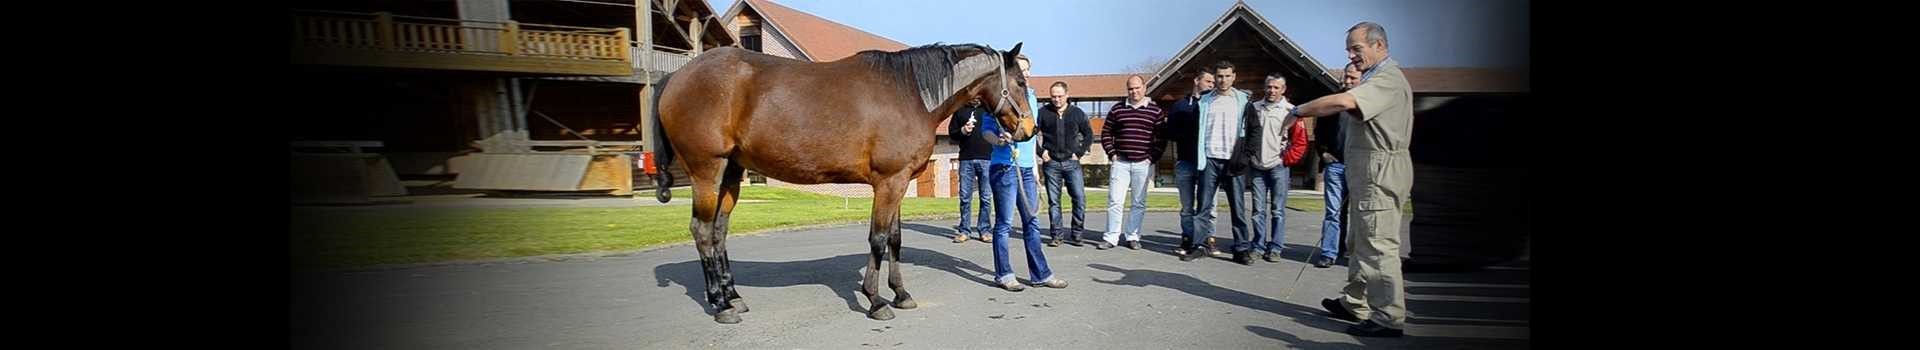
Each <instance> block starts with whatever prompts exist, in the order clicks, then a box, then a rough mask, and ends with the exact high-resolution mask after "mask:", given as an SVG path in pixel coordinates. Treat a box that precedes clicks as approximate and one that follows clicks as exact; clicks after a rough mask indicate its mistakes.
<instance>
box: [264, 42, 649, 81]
mask: <svg viewBox="0 0 1920 350" xmlns="http://www.w3.org/2000/svg"><path fill="white" fill-rule="evenodd" d="M292 51H293V55H291V57H292V63H294V64H313V65H336V66H362V67H388V68H417V69H436V70H469V71H488V72H513V73H550V74H574V75H614V76H627V75H633V72H634V70H633V64H632V63H629V62H621V61H613V60H595V61H589V60H576V59H564V58H546V57H530V56H493V55H470V54H451V53H436V52H406V51H395V52H386V51H376V50H354V49H327V48H298V47H296V48H294V49H293V50H292Z"/></svg>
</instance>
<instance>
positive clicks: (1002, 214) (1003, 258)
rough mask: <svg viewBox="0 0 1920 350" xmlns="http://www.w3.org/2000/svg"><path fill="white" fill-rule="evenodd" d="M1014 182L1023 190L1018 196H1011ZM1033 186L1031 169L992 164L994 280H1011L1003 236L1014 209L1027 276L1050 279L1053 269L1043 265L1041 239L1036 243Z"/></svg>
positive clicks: (1037, 229) (1035, 279) (1008, 229)
mask: <svg viewBox="0 0 1920 350" xmlns="http://www.w3.org/2000/svg"><path fill="white" fill-rule="evenodd" d="M1016 178H1017V180H1016ZM1016 181H1018V186H1020V191H1024V192H1021V194H1022V195H1019V196H1015V189H1014V187H1013V186H1015V184H1016ZM1034 187H1035V183H1034V179H1033V168H1021V167H1015V166H1012V165H1007V164H994V165H993V200H994V202H995V203H997V204H998V207H999V209H1000V210H999V211H998V212H995V213H996V214H995V215H994V219H995V223H994V225H993V275H994V282H998V283H1001V284H1006V283H1007V281H1012V280H1013V268H1012V265H1013V264H1012V263H1010V262H1009V261H1008V259H1007V236H1008V235H1009V233H1011V232H1012V231H1013V215H1014V210H1015V209H1018V210H1019V211H1020V222H1021V225H1020V231H1021V232H1020V237H1021V238H1020V239H1021V240H1022V241H1025V242H1026V245H1027V273H1028V274H1029V275H1028V276H1027V278H1028V279H1030V280H1031V281H1033V282H1036V283H1037V282H1042V281H1046V280H1047V279H1050V278H1053V269H1050V268H1048V267H1047V255H1046V254H1045V253H1043V252H1041V251H1040V245H1041V244H1042V243H1043V242H1040V219H1039V218H1036V217H1034V215H1033V214H1034V211H1033V210H1034V207H1033V205H1034V202H1035V201H1034V193H1033V191H1034V190H1036V188H1034Z"/></svg>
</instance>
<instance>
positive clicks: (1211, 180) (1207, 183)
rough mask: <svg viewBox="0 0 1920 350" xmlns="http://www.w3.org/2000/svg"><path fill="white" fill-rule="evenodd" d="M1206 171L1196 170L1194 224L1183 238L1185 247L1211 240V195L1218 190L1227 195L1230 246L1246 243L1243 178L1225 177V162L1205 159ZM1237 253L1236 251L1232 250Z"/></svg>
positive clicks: (1213, 217) (1247, 238)
mask: <svg viewBox="0 0 1920 350" xmlns="http://www.w3.org/2000/svg"><path fill="white" fill-rule="evenodd" d="M1207 161H1208V162H1210V163H1208V164H1207V169H1206V170H1202V171H1200V179H1199V180H1200V181H1199V182H1200V192H1198V193H1197V194H1198V196H1195V198H1194V204H1196V208H1194V215H1195V216H1196V217H1195V219H1196V220H1195V223H1194V228H1195V229H1197V230H1198V232H1194V235H1193V237H1189V238H1188V239H1187V245H1188V246H1192V247H1199V246H1202V245H1203V244H1205V243H1206V241H1207V237H1213V231H1214V226H1215V224H1214V221H1213V219H1215V215H1217V214H1215V213H1214V211H1213V206H1214V205H1213V196H1214V194H1215V193H1216V192H1217V191H1219V190H1226V192H1227V194H1226V195H1227V211H1228V215H1227V216H1229V217H1231V218H1232V220H1233V241H1234V244H1233V246H1234V247H1239V246H1240V242H1248V241H1249V237H1248V234H1247V215H1246V214H1245V212H1246V209H1247V206H1246V190H1245V188H1246V182H1245V177H1243V176H1232V175H1227V160H1225V159H1218V158H1207ZM1235 252H1239V251H1235Z"/></svg>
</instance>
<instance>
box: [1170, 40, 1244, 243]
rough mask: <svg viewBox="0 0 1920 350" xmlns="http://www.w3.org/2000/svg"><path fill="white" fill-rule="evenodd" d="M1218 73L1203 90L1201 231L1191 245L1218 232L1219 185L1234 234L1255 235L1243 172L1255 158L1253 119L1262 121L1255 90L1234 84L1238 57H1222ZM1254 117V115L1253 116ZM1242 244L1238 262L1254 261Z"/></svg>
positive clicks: (1237, 237) (1198, 141)
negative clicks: (1233, 59) (1249, 138)
mask: <svg viewBox="0 0 1920 350" xmlns="http://www.w3.org/2000/svg"><path fill="white" fill-rule="evenodd" d="M1212 68H1213V75H1214V77H1215V79H1216V81H1215V82H1214V88H1213V90H1212V91H1208V92H1207V94H1206V95H1202V96H1200V103H1199V114H1198V115H1199V118H1198V119H1199V127H1197V128H1196V129H1197V130H1196V131H1197V134H1196V135H1195V147H1194V148H1195V151H1197V152H1198V153H1200V154H1199V155H1200V156H1204V157H1205V160H1204V161H1199V162H1195V164H1194V167H1195V168H1197V169H1195V170H1197V171H1199V173H1200V191H1199V192H1198V194H1199V196H1197V197H1196V198H1195V199H1194V201H1195V203H1196V204H1198V206H1199V208H1197V209H1196V213H1197V214H1199V224H1197V225H1195V226H1196V227H1197V228H1199V233H1198V234H1196V235H1195V236H1194V237H1193V239H1189V240H1188V241H1187V244H1188V245H1189V246H1201V244H1202V240H1201V239H1200V238H1205V237H1212V236H1213V231H1214V226H1215V223H1214V213H1213V205H1214V204H1213V196H1214V192H1215V190H1216V189H1221V188H1224V189H1225V190H1226V193H1227V194H1226V195H1227V211H1228V212H1229V213H1228V216H1229V217H1230V218H1231V219H1232V220H1233V240H1234V242H1236V243H1239V242H1250V241H1252V237H1250V236H1251V235H1249V233H1250V232H1249V231H1248V222H1247V221H1248V220H1247V215H1246V209H1247V207H1246V203H1245V202H1246V200H1245V194H1246V191H1245V186H1244V185H1245V183H1246V182H1245V181H1243V179H1241V178H1240V176H1241V175H1242V174H1241V173H1242V172H1244V171H1246V167H1247V164H1246V163H1247V162H1248V161H1249V159H1248V157H1247V153H1249V152H1248V151H1247V150H1245V149H1244V148H1245V147H1246V146H1247V145H1248V144H1249V142H1245V141H1246V139H1247V136H1248V134H1247V128H1248V126H1249V125H1248V124H1249V123H1258V122H1260V121H1259V120H1258V119H1257V118H1249V117H1248V116H1250V115H1252V113H1250V112H1251V110H1249V107H1248V106H1249V105H1250V103H1251V102H1252V100H1253V95H1252V93H1249V92H1247V91H1246V90H1240V89H1236V88H1234V87H1233V81H1234V71H1233V63H1232V62H1227V61H1226V60H1221V61H1219V62H1216V63H1214V64H1213V67H1212ZM1249 119H1252V120H1249ZM1234 246H1235V247H1236V248H1238V247H1241V246H1246V247H1248V248H1246V249H1247V250H1236V251H1234V252H1233V262H1236V263H1239V264H1241V265H1249V264H1252V263H1253V260H1252V255H1251V254H1252V252H1251V251H1250V250H1251V245H1242V244H1234ZM1205 254H1206V253H1205V252H1204V251H1200V252H1195V251H1188V252H1187V254H1186V255H1183V256H1181V257H1180V260H1181V261H1193V260H1194V259H1199V258H1200V257H1202V256H1204V255H1205Z"/></svg>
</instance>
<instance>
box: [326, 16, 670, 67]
mask: <svg viewBox="0 0 1920 350" xmlns="http://www.w3.org/2000/svg"><path fill="white" fill-rule="evenodd" d="M292 25H293V30H292V37H291V38H290V39H291V40H292V43H291V45H290V46H291V47H292V61H293V63H295V64H313V65H339V66H362V67H384V68H410V69H438V70H463V71H486V72H507V73H529V74H551V75H599V76H627V75H633V72H634V68H635V67H634V66H635V65H636V64H635V61H634V58H633V55H634V52H633V50H632V45H631V43H632V42H633V41H632V39H631V34H630V33H628V32H627V28H587V27H570V26H560V25H544V24H528V23H518V22H512V21H508V22H488V21H470V20H458V19H449V18H431V17H412V16H399V15H393V14H388V13H384V12H382V13H356V12H337V11H316V10H300V11H295V12H294V13H293V23H292Z"/></svg>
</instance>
